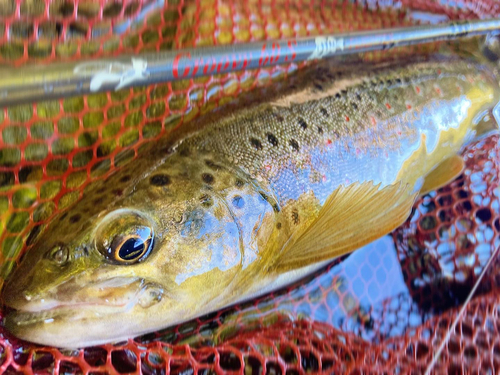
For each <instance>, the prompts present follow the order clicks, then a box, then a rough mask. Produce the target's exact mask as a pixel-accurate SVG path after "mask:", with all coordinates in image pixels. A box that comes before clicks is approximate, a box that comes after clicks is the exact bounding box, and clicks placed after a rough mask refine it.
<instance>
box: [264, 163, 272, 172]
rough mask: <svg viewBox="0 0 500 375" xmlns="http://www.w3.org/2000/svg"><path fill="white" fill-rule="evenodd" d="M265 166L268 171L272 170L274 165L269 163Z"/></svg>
mask: <svg viewBox="0 0 500 375" xmlns="http://www.w3.org/2000/svg"><path fill="white" fill-rule="evenodd" d="M264 168H266V171H270V170H271V168H272V167H271V166H270V165H269V164H268V165H266V166H265V167H264Z"/></svg>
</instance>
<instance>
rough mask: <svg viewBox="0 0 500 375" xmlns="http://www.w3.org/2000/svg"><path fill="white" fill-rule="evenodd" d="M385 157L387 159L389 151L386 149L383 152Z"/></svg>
mask: <svg viewBox="0 0 500 375" xmlns="http://www.w3.org/2000/svg"><path fill="white" fill-rule="evenodd" d="M384 155H385V158H386V159H389V153H388V152H387V151H385V152H384Z"/></svg>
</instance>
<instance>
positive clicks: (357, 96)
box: [356, 92, 361, 101]
mask: <svg viewBox="0 0 500 375" xmlns="http://www.w3.org/2000/svg"><path fill="white" fill-rule="evenodd" d="M356 99H358V100H359V101H361V95H359V93H358V92H357V93H356Z"/></svg>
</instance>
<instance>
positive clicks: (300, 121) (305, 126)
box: [298, 117, 307, 130]
mask: <svg viewBox="0 0 500 375" xmlns="http://www.w3.org/2000/svg"><path fill="white" fill-rule="evenodd" d="M298 121H299V125H300V127H301V128H302V129H304V130H306V129H307V122H306V121H305V120H304V119H303V118H302V117H299V120H298Z"/></svg>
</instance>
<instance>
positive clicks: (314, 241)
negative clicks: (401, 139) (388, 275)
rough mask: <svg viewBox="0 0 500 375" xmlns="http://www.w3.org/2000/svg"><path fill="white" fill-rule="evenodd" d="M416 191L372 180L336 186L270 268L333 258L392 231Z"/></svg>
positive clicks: (276, 269)
mask: <svg viewBox="0 0 500 375" xmlns="http://www.w3.org/2000/svg"><path fill="white" fill-rule="evenodd" d="M416 195H417V194H412V193H410V188H409V186H408V185H406V184H405V185H402V184H401V183H399V184H395V185H389V186H386V187H384V188H383V189H379V185H374V184H373V183H372V182H365V183H353V184H351V185H349V186H348V187H343V186H341V187H339V188H337V189H336V190H335V191H334V192H333V193H332V194H331V195H330V197H328V199H327V200H326V202H325V204H324V205H323V207H322V208H321V210H320V212H319V214H318V217H317V218H316V220H315V221H314V222H313V223H311V225H310V226H309V227H308V228H307V229H306V230H305V232H303V233H302V234H301V235H300V236H299V237H298V238H296V239H294V238H293V237H292V239H291V240H290V241H289V243H288V244H287V245H286V246H285V247H284V249H283V250H282V252H281V253H280V254H279V256H278V257H277V258H276V259H275V260H274V262H273V263H272V265H271V267H270V270H271V271H273V272H283V271H288V270H291V269H297V268H301V267H304V266H307V265H310V264H313V263H317V262H321V261H325V260H328V259H333V258H336V257H338V256H341V255H344V254H347V253H349V252H351V251H354V250H356V249H358V248H360V247H362V246H364V245H366V244H368V243H369V242H371V241H373V240H375V239H377V238H379V237H382V236H383V235H385V234H387V233H390V232H391V231H392V230H394V229H395V228H397V227H398V226H399V225H401V224H402V223H404V221H405V220H406V219H407V217H408V216H409V214H410V212H411V208H412V206H413V203H414V201H415V198H416Z"/></svg>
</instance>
